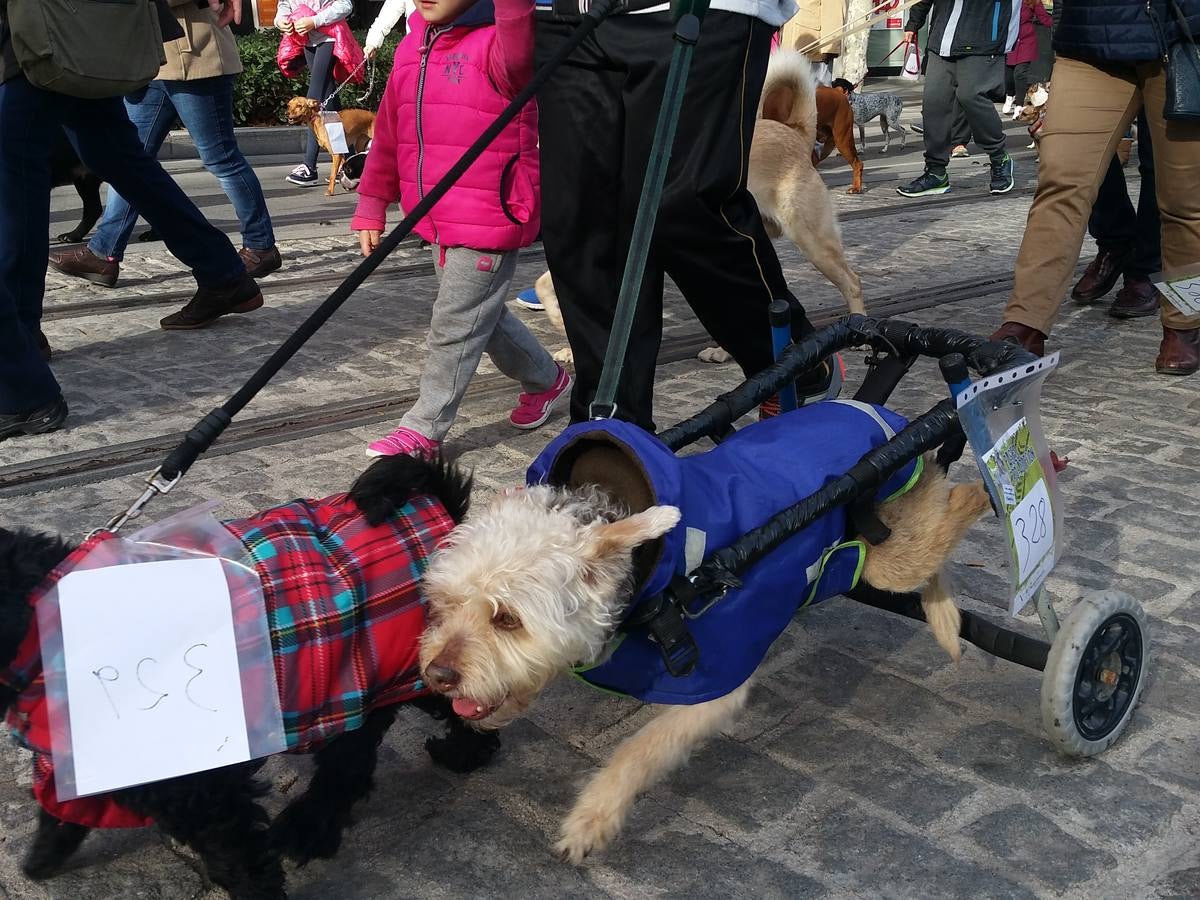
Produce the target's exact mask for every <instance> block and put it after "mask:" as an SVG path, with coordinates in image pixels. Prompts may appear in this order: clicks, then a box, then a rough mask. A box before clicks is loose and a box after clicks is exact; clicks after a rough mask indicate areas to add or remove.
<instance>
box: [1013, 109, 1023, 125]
mask: <svg viewBox="0 0 1200 900" xmlns="http://www.w3.org/2000/svg"><path fill="white" fill-rule="evenodd" d="M1024 111H1025V107H1023V106H1014V107H1013V111H1012V117H1013V121H1014V122H1015V121H1016V120H1017V119H1019V118H1021V113H1023V112H1024Z"/></svg>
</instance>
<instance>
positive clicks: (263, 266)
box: [238, 247, 283, 278]
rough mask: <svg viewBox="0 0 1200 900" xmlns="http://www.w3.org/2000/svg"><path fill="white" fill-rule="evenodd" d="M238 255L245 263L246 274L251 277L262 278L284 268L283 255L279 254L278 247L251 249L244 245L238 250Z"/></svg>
mask: <svg viewBox="0 0 1200 900" xmlns="http://www.w3.org/2000/svg"><path fill="white" fill-rule="evenodd" d="M238 256H240V257H241V258H242V262H243V263H245V265H246V274H247V275H249V276H250V277H251V278H262V277H264V276H266V275H270V274H271V273H272V272H278V271H279V270H280V269H281V268H283V257H282V256H280V255H279V248H278V247H272V248H271V249H269V250H251V249H250V248H249V247H243V248H242V249H241V250H239V251H238Z"/></svg>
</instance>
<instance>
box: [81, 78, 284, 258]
mask: <svg viewBox="0 0 1200 900" xmlns="http://www.w3.org/2000/svg"><path fill="white" fill-rule="evenodd" d="M125 110H126V111H127V112H128V113H129V120H130V121H131V122H133V124H134V125H135V126H136V127H137V130H138V137H139V138H140V139H141V142H142V146H143V147H144V148H145V149H146V152H147V153H149V154H151V155H156V154H157V153H158V150H159V148H160V147H162V145H163V141H165V140H166V139H167V133H168V132H169V131H170V130H171V126H172V125H173V124H175V117H176V116H178V117H179V119H180V120H181V121H182V122H183V127H184V128H186V129H187V130H188V133H189V134H190V135H191V136H192V140H193V141H195V142H196V151H197V152H198V153H199V154H200V161H201V162H202V163H204V167H205V168H206V169H208V171H210V172H212V173H213V175H215V176H216V177H217V180H218V181H220V182H221V187H222V188H223V189H224V191H225V193H226V195H227V196H228V197H229V200H230V201H231V202H232V203H233V208H234V211H236V212H237V217H238V220H239V221H240V222H241V223H242V244H243V245H244V246H246V247H249V248H250V249H251V250H269V249H270V248H272V247H274V246H275V233H274V232H273V231H272V230H271V215H270V213H268V212H267V201H266V198H265V197H263V192H262V185H261V184H259V183H258V176H257V175H255V174H254V170H253V169H252V168H250V164H249V163H248V162H246V157H244V156H242V151H241V150H239V149H238V145H237V139H236V138H235V137H234V135H233V76H232V75H218V76H217V77H216V78H201V79H199V80H198V81H152V82H150V84H149V86H147V87H145V88H143V89H142V90H140V91H138V92H137V93H134V94H130V95H129V96H128V97H126V98H125ZM137 218H138V211H137V210H136V209H134V208H133V207H132V206H130V205H129V202H128V201H127V200H125V198H124V197H122V196H121V195H120V194H118V193H117V192H116V191H115V190H110V191H109V192H108V203H107V204H106V205H105V207H104V218H103V219H101V220H100V225H99V227H98V228H97V229H96V234H95V235H93V237H92V240H91V242H90V243H89V244H88V247H90V248H91V251H92V252H93V253H95V254H96V255H97V256H101V257H108V258H110V259H117V260H119V259H121V258H122V257H124V255H125V246H126V245H127V244H128V243H129V237H130V235H132V234H133V227H134V225H135V224H136V223H137Z"/></svg>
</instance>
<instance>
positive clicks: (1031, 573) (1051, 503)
mask: <svg viewBox="0 0 1200 900" xmlns="http://www.w3.org/2000/svg"><path fill="white" fill-rule="evenodd" d="M1057 365H1058V354H1057V353H1052V354H1050V355H1049V356H1047V357H1044V358H1042V359H1039V360H1037V361H1036V362H1028V363H1022V364H1021V365H1019V366H1017V367H1016V368H1013V369H1009V370H1007V371H1004V372H997V373H995V374H993V375H990V376H988V377H987V378H982V379H980V380H979V381H976V382H975V383H974V384H972V385H971V386H970V387H969V388H966V389H965V390H963V391H961V392H960V393H959V394H958V395H957V398H956V400H957V406H958V417H959V420H960V421H961V422H962V426H963V431H964V432H965V433H966V435H967V439H968V440H970V442H971V446H972V448H974V450H975V457H976V460H977V462H978V463H979V469H980V473H981V474H982V475H983V479H984V483H985V484H986V485H987V488H988V493H989V494H990V495H991V498H992V505H993V506H994V507H995V509H996V512H997V513H998V514H999V516H1000V519H1001V520H1002V521H1003V522H1004V530H1005V532H1006V536H1007V538H1008V549H1009V561H1010V566H1009V570H1010V572H1011V575H1012V579H1011V584H1012V595H1011V596H1012V600H1011V603H1010V606H1009V613H1010V614H1011V615H1014V616H1015V615H1016V614H1017V613H1018V612H1020V611H1021V609H1022V608H1024V607H1025V605H1026V604H1028V603H1029V601H1030V600H1032V599H1033V596H1034V594H1036V593H1037V590H1038V588H1040V587H1041V586H1042V583H1043V582H1044V581H1045V580H1046V578H1047V577H1048V576H1049V575H1050V572H1051V570H1052V569H1053V568H1054V564H1055V561H1056V560H1057V559H1058V558H1059V556H1061V553H1062V546H1063V545H1062V543H1061V542H1062V540H1063V533H1064V531H1065V530H1066V529H1065V526H1064V521H1063V514H1062V503H1061V501H1060V498H1059V492H1058V485H1057V481H1056V477H1055V470H1054V464H1053V458H1052V455H1051V453H1050V448H1049V447H1048V446H1047V444H1046V438H1045V435H1044V433H1043V431H1042V426H1041V416H1040V413H1039V411H1038V407H1039V405H1040V397H1041V390H1042V383H1043V382H1044V381H1045V380H1046V378H1047V377H1048V376H1049V374H1050V373H1051V372H1052V371H1054V368H1055V367H1056V366H1057Z"/></svg>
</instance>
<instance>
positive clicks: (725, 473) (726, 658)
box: [527, 400, 920, 704]
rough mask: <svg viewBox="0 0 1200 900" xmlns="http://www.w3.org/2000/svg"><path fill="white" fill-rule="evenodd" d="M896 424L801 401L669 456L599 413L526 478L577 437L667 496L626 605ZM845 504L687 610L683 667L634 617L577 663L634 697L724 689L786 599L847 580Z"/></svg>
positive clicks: (640, 433) (859, 548) (712, 694)
mask: <svg viewBox="0 0 1200 900" xmlns="http://www.w3.org/2000/svg"><path fill="white" fill-rule="evenodd" d="M906 424H907V422H906V420H905V419H904V418H903V417H901V416H899V415H897V414H895V413H893V412H892V411H890V410H888V409H884V408H883V407H880V406H872V405H869V404H865V403H858V402H856V401H853V400H833V401H828V402H823V403H817V404H814V405H812V406H806V407H803V408H801V409H798V410H796V411H794V412H790V413H785V414H784V415H781V416H776V417H774V418H771V419H767V420H765V421H762V422H758V423H755V424H753V425H750V426H747V427H746V428H743V429H741V430H740V431H738V432H737V434H736V435H734V436H733V437H731V438H730V439H729V440H727V441H724V442H723V443H721V444H719V445H717V446H716V447H715V448H714V449H712V450H708V451H706V452H704V453H697V454H693V455H688V456H678V457H677V456H675V455H674V454H673V453H672V452H671V451H670V450H669V449H667V447H666V446H665V445H664V444H663V443H662V442H661V441H659V440H658V439H657V438H656V437H655V436H654V435H652V434H650V433H649V432H647V431H644V430H642V429H640V428H638V427H637V426H634V425H631V424H629V423H627V422H620V421H616V420H612V419H604V420H600V421H594V422H581V423H579V424H576V425H572V426H571V427H570V428H568V429H567V430H566V431H564V432H563V433H562V435H560V436H559V437H558V438H557V439H555V440H554V441H553V442H552V443H551V444H550V445H549V446H548V447H547V448H546V449H545V450H544V451H542V453H541V454H540V455H539V456H538V458H537V459H536V460H534V462H533V465H532V466H531V467H530V469H529V473H528V477H527V480H528V483H529V484H540V483H555V484H562V483H565V482H566V480H567V475H568V470H569V467H570V465H571V462H572V460H573V459H577V458H579V455H580V454H581V453H582V452H585V451H586V450H587V449H588V448H589V447H595V446H605V445H607V446H608V447H614V448H616V449H618V450H620V451H622V452H623V453H624V454H625V455H626V456H627V457H628V458H629V459H630V460H631V461H632V462H633V463H634V464H635V465H636V466H637V467H638V468H639V469H640V471H641V474H642V475H643V476H644V478H645V480H646V483H647V485H648V487H649V489H650V492H651V494H652V495H653V502H654V504H655V505H666V506H675V507H678V508H679V510H680V511H681V513H682V518H681V520H680V522H679V524H678V525H677V526H676V527H675V528H674V529H672V530H671V532H670V533H668V534H666V535H664V537H663V538H662V539H661V547H660V550H661V552H660V553H659V555H658V558H657V560H656V561H655V563H654V566H653V570H652V571H651V572H650V575H649V577H648V578H647V579H646V580H645V581H644V582H643V584H642V586H641V588H640V589H639V591H638V594H637V597H636V598H635V600H634V602H633V603H632V604H630V610H633V609H634V608H636V607H637V605H638V603H639V602H640V601H641V600H643V599H645V598H647V597H653V596H654V595H656V594H658V593H660V592H661V591H662V590H663V589H664V588H666V587H667V585H668V584H669V583H670V581H671V578H672V576H674V575H676V574H680V575H686V574H687V573H689V572H691V571H692V570H694V569H695V568H696V567H697V566H698V565H700V563H701V562H703V561H704V560H705V559H706V558H707V557H708V556H710V555H711V554H712V553H713V552H715V551H717V550H720V549H722V548H724V547H727V546H729V545H730V544H732V543H733V542H734V541H736V540H737V539H738V538H740V537H742V536H743V535H744V534H746V533H747V532H749V531H751V530H753V529H754V528H757V527H758V526H760V525H762V524H764V523H765V522H766V521H767V520H768V519H770V518H771V517H772V516H774V515H775V514H776V513H779V512H781V511H782V510H784V509H786V508H788V507H790V506H793V505H794V504H796V503H798V502H799V501H801V500H803V499H804V498H806V497H808V496H810V495H811V494H813V493H815V492H816V491H817V490H818V489H820V488H821V487H822V486H823V485H825V484H826V483H827V482H829V481H831V480H832V479H835V478H838V477H840V476H842V475H844V474H845V473H846V472H847V471H848V470H849V469H850V468H851V467H852V466H853V465H854V464H855V463H856V462H858V461H859V459H860V458H861V457H862V456H863V454H865V453H866V452H868V451H869V450H871V449H872V448H874V447H877V446H879V445H880V444H883V443H885V442H886V441H888V440H889V439H890V438H891V437H893V436H894V435H895V433H896V432H897V431H899V430H900V429H902V428H903V427H904V426H905V425H906ZM919 475H920V460H919V459H918V460H915V461H913V462H912V463H910V464H909V465H908V466H906V467H905V469H903V470H902V471H901V472H900V473H898V474H897V475H895V476H894V477H893V478H891V479H890V480H889V481H888V482H887V483H886V484H885V485H884V486H883V488H882V489H881V490H880V491H879V493H878V495H877V496H878V499H879V500H880V501H883V500H887V499H891V498H892V497H894V496H897V495H898V494H901V493H903V492H904V491H906V490H908V488H909V487H911V485H912V484H914V483H915V482H916V479H917V477H918V476H919ZM847 527H848V526H847V519H846V511H845V510H844V509H842V508H840V507H839V508H836V509H834V510H833V511H832V512H830V513H828V514H826V515H825V516H823V517H822V518H820V519H818V520H817V521H815V522H813V523H812V524H811V525H809V526H808V527H807V528H805V529H804V530H803V531H801V532H800V533H798V534H796V535H793V536H792V537H791V538H789V539H788V540H787V541H785V542H784V543H783V544H781V545H780V546H779V547H778V548H777V549H776V550H775V551H774V552H773V553H771V554H770V555H769V556H767V557H766V558H765V559H763V560H761V561H760V562H758V563H757V564H756V565H754V566H752V567H751V568H750V569H749V570H747V571H746V572H743V573H742V574H741V575H740V578H741V581H742V586H741V587H740V588H736V589H730V590H729V592H728V593H727V594H726V595H725V596H724V597H723V598H722V599H721V600H719V601H718V602H717V603H716V604H715V605H714V606H713V607H712V608H711V609H709V610H708V611H707V612H706V613H704V615H702V616H700V617H699V618H697V619H694V620H689V621H688V628H689V630H690V631H691V634H692V637H693V638H694V639H695V641H696V644H697V646H698V647H699V650H700V657H699V662H698V663H697V665H696V667H695V668H694V669H693V670H692V671H691V672H690V673H689V674H687V675H685V676H682V677H677V676H673V675H671V674H670V673H669V672H668V671H667V669H666V665H665V663H664V661H663V659H662V655H661V653H660V652H659V647H658V645H657V644H656V643H654V642H653V641H652V640H651V638H650V636H649V633H648V632H647V631H646V629H645V627H639V628H636V629H633V630H631V631H628V632H619V633H618V634H617V635H616V636H615V638H614V640H613V642H612V643H611V644H610V646H609V649H608V651H607V657H606V658H604V659H602V660H601V661H599V662H597V663H596V664H594V665H592V666H591V667H590V668H587V669H580V670H577V674H579V675H580V677H582V678H583V679H584V680H586V681H588V682H589V683H591V684H592V685H595V686H596V687H599V688H605V689H607V690H611V691H615V692H617V693H621V694H627V695H629V696H631V697H635V698H637V699H639V700H642V701H643V702H646V703H666V704H689V703H703V702H705V701H707V700H714V699H716V698H717V697H722V696H724V695H726V694H728V693H729V692H731V691H733V690H734V689H736V688H737V687H738V686H739V685H740V684H741V683H742V682H744V681H745V680H746V679H747V678H749V677H750V675H751V674H752V673H753V672H754V670H755V669H756V668H758V665H759V663H761V662H762V659H763V657H764V656H765V655H766V653H767V648H769V647H770V646H771V644H772V643H773V642H774V640H775V639H776V638H777V637H778V636H779V635H780V633H782V631H783V629H784V628H786V627H787V624H788V622H789V621H790V620H791V618H792V616H793V615H794V614H795V612H796V610H797V609H798V608H800V607H803V606H808V605H811V604H814V603H820V602H821V601H823V600H827V599H829V598H830V597H834V596H836V595H838V594H842V593H845V592H846V591H848V590H850V589H851V588H853V587H854V586H855V585H856V584H857V583H858V579H859V576H860V574H861V572H862V564H863V559H864V556H865V551H866V548H865V547H864V545H863V544H862V542H861V541H851V540H847V537H848V535H847V534H846V531H847Z"/></svg>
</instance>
